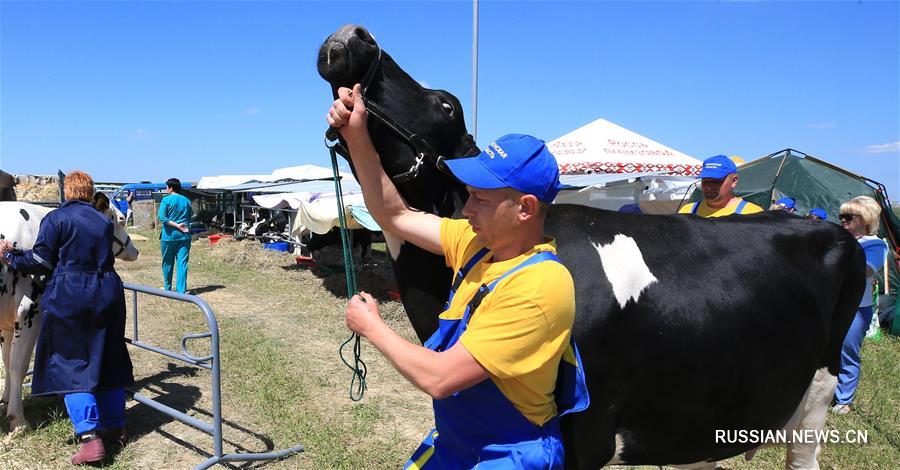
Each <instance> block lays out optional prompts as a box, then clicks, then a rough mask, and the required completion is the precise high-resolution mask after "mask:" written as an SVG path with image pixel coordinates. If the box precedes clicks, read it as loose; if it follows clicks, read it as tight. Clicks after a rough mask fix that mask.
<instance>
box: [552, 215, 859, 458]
mask: <svg viewBox="0 0 900 470" xmlns="http://www.w3.org/2000/svg"><path fill="white" fill-rule="evenodd" d="M546 231H547V233H548V234H550V235H552V236H555V237H556V238H557V242H558V246H559V247H560V252H559V255H560V258H561V259H562V260H563V262H564V263H565V264H566V265H567V266H568V267H569V269H570V271H571V272H572V275H573V278H574V280H575V286H576V303H577V314H576V323H575V327H574V331H573V334H574V336H575V339H576V341H578V345H579V347H580V349H581V354H582V357H583V359H584V363H585V371H586V374H587V377H588V382H589V389H590V393H591V408H590V409H589V410H588V411H587V412H586V413H581V414H576V415H572V417H571V418H568V419H567V420H565V421H566V422H565V423H564V425H565V428H567V429H568V430H569V431H573V430H574V432H567V442H566V446H567V454H568V455H576V454H577V455H579V457H580V458H582V459H583V460H586V461H589V462H579V463H578V465H576V466H583V467H585V468H596V467H597V466H598V465H603V464H605V463H607V462H608V460H609V458H611V457H612V455H613V454H614V453H616V454H618V455H619V456H620V457H621V459H622V460H624V461H626V462H628V463H645V464H671V463H690V462H696V461H699V460H702V459H706V458H710V457H713V458H724V457H726V456H732V455H736V454H738V453H740V452H742V451H743V450H746V449H743V448H739V447H727V446H721V447H716V446H714V445H713V443H714V439H713V438H714V434H713V433H714V430H715V429H776V428H778V427H780V426H782V425H784V423H785V422H787V420H788V419H789V418H790V417H791V415H792V413H793V412H794V410H795V408H796V406H797V404H798V403H799V402H800V400H801V398H802V396H803V394H804V393H805V391H806V389H807V387H808V386H809V384H810V381H811V379H812V376H813V373H814V372H815V371H816V370H817V369H819V368H821V367H829V368H831V367H832V366H834V364H833V363H834V359H835V358H839V346H840V340H841V339H842V338H843V336H844V334H845V332H846V329H847V327H848V326H849V321H850V319H851V318H852V314H853V311H854V310H855V304H853V301H849V303H848V300H847V299H848V298H853V296H856V302H858V296H859V295H861V293H862V287H863V282H864V272H863V271H862V270H863V269H864V268H863V263H862V259H861V251H860V249H859V246H858V243H856V241H855V240H854V239H853V238H852V237H851V236H849V234H848V233H847V232H846V231H845V230H843V229H842V228H840V227H838V226H836V225H834V224H829V223H823V222H820V221H811V220H803V219H799V218H796V217H791V216H785V215H782V214H777V215H770V214H761V215H758V216H735V217H732V218H729V219H727V220H726V219H701V218H697V217H690V216H653V215H630V214H620V213H616V212H610V211H602V210H597V209H590V208H585V207H580V206H566V205H558V206H554V208H553V210H552V212H551V216H550V218H549V219H548V223H547V228H546ZM835 345H837V348H835ZM613 435H616V436H617V437H616V438H615V439H614V438H613ZM572 436H578V437H577V438H575V439H574V440H573V439H572ZM616 440H618V445H619V446H620V449H618V450H617V451H616V450H614V449H613V447H614V446H615V445H616ZM570 447H571V449H572V450H574V452H570ZM687 452H690V453H687ZM673 456H674V457H675V458H676V460H675V461H673V460H672V458H673ZM604 459H605V460H604ZM586 463H587V464H586Z"/></svg>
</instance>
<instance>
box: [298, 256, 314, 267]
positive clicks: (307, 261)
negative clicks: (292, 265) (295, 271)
mask: <svg viewBox="0 0 900 470" xmlns="http://www.w3.org/2000/svg"><path fill="white" fill-rule="evenodd" d="M296 259H297V265H298V266H304V267H307V268H315V267H316V266H318V263H316V260H314V259H312V258H311V257H309V256H298V257H297V258H296Z"/></svg>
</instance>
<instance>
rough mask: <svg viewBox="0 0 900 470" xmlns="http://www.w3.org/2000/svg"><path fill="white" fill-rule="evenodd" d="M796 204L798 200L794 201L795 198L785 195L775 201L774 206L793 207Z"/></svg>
mask: <svg viewBox="0 0 900 470" xmlns="http://www.w3.org/2000/svg"><path fill="white" fill-rule="evenodd" d="M795 204H796V201H794V198H792V197H787V196H785V197H783V198H781V199H779V200H777V201H775V204H773V206H781V209H793V208H794V205H795Z"/></svg>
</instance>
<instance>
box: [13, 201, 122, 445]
mask: <svg viewBox="0 0 900 470" xmlns="http://www.w3.org/2000/svg"><path fill="white" fill-rule="evenodd" d="M51 210H52V209H50V208H47V207H41V206H36V205H33V204H28V203H24V202H0V238H3V239H6V240H10V241H12V242H13V244H14V245H15V247H16V248H20V249H23V250H27V249H30V248H31V247H32V246H34V242H35V240H36V239H37V234H38V229H39V228H40V225H41V220H43V218H44V217H45V216H46V215H47V214H48V213H49V212H50V211H51ZM105 213H106V216H107V217H109V220H110V221H111V222H112V223H113V226H114V227H115V231H114V234H113V236H114V242H113V247H112V249H113V253H115V255H116V258H119V259H122V260H125V261H133V260H136V259H137V257H138V250H137V248H136V247H135V246H134V243H132V241H131V238H130V237H129V236H128V233H127V232H126V231H125V217H124V216H123V215H122V213H121V212H119V211H118V210H116V209H115V208H110V207H107V209H106V211H105ZM44 282H45V279H44V277H43V276H31V275H23V274H19V273H18V272H16V271H14V270H12V269H10V268H9V267H8V266H6V265H0V346H2V349H3V367H4V371H5V374H4V382H3V395H2V398H0V411H2V412H4V413H5V414H6V417H7V418H8V419H9V427H10V429H11V430H12V431H17V430H21V429H25V428H26V427H27V422H26V421H25V413H24V410H23V407H22V383H23V381H24V379H25V374H26V373H27V372H28V365H29V364H30V363H31V354H32V352H33V351H34V345H35V342H36V341H37V337H38V333H39V332H40V327H41V316H40V307H39V306H40V297H41V293H42V292H43V289H44Z"/></svg>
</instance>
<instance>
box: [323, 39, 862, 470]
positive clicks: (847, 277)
mask: <svg viewBox="0 0 900 470" xmlns="http://www.w3.org/2000/svg"><path fill="white" fill-rule="evenodd" d="M318 70H319V74H320V75H321V76H322V77H323V78H325V79H326V80H327V81H328V82H329V83H330V84H331V86H332V91H333V92H335V94H334V95H335V96H336V90H337V87H340V86H348V87H349V86H352V85H353V84H354V83H362V84H363V86H364V88H365V92H364V93H365V96H366V98H367V100H368V101H369V106H368V108H369V111H370V112H369V132H370V134H371V135H372V138H373V141H374V143H375V147H376V149H377V150H378V152H379V154H380V156H381V158H382V163H383V165H384V167H385V170H386V172H387V173H388V175H390V176H391V177H392V178H393V179H394V181H395V183H396V184H397V186H398V188H399V190H400V192H401V193H402V194H403V196H404V198H405V199H406V200H407V201H408V203H409V204H410V205H411V206H413V207H416V208H418V209H420V210H424V211H428V212H432V213H435V214H438V215H441V216H453V215H454V214H458V213H459V209H460V208H461V206H462V202H463V201H464V199H465V191H464V188H463V187H462V186H461V185H460V184H459V183H457V182H455V181H454V180H453V179H452V178H451V177H449V176H447V175H446V174H444V173H442V172H441V171H440V170H439V168H440V159H439V158H437V157H439V156H443V157H448V158H452V157H456V156H462V155H475V154H477V153H478V149H477V148H476V147H475V145H474V142H473V141H472V138H471V136H469V135H468V134H467V132H466V129H465V123H464V120H463V115H462V108H461V107H460V104H459V101H458V100H457V99H456V98H455V97H453V96H452V95H450V94H449V93H446V92H443V91H435V90H429V89H426V88H423V87H422V86H421V85H420V84H419V83H418V82H417V81H416V80H414V79H412V78H411V77H410V76H409V75H408V74H406V73H405V72H404V71H403V70H402V69H401V68H400V67H399V66H398V65H397V64H396V63H395V62H394V61H393V59H391V57H390V55H388V54H387V53H386V52H384V51H382V50H381V49H380V47H379V46H378V45H377V44H376V42H375V40H374V39H373V38H372V36H371V35H370V34H369V32H368V31H366V30H365V28H363V27H361V26H355V25H348V26H345V27H343V28H341V29H339V30H338V31H337V32H335V33H334V34H332V35H331V36H330V37H329V38H328V39H327V40H326V41H325V43H324V44H323V45H322V47H321V49H320V51H319V57H318ZM372 103H375V105H374V106H373V104H372ZM373 110H375V111H374V112H373ZM546 231H547V233H549V234H551V235H553V236H555V237H556V239H557V242H558V247H559V256H560V258H562V260H563V262H564V263H565V264H566V266H567V267H568V268H569V270H570V271H571V272H572V275H573V278H574V280H575V289H576V304H577V313H576V319H575V325H574V330H573V335H574V336H575V339H576V340H577V342H578V345H579V348H580V349H581V355H582V358H583V360H584V367H585V371H586V374H587V379H588V387H589V390H590V395H591V406H590V408H589V409H588V410H587V411H586V412H583V413H576V414H572V415H568V416H566V417H564V418H563V436H564V441H565V446H566V464H567V466H568V467H570V468H579V469H595V468H598V467H601V466H604V465H608V464H627V465H638V464H649V465H692V464H694V465H696V466H697V467H700V468H714V466H715V462H716V461H717V460H721V459H726V458H729V457H732V456H735V455H739V454H742V453H752V452H753V451H754V447H755V446H756V444H754V443H735V442H716V431H717V430H718V431H734V430H747V431H759V430H779V429H822V427H823V425H824V423H825V418H826V411H827V408H828V405H829V401H830V400H831V396H832V393H833V390H834V386H835V384H836V374H837V372H838V368H839V365H840V349H841V342H842V340H843V338H844V336H845V334H846V332H847V329H848V327H849V325H850V321H851V318H852V315H853V313H854V311H855V309H856V306H857V305H858V303H859V299H860V296H861V295H862V291H863V285H864V282H865V273H864V268H865V266H864V260H863V254H862V251H861V250H860V248H859V244H858V243H856V241H855V240H854V239H853V238H852V237H851V236H849V234H848V233H847V232H846V231H845V230H843V229H841V228H840V227H838V226H836V225H834V224H821V223H818V224H817V223H814V222H813V221H806V220H802V219H798V218H794V217H791V216H787V215H785V214H760V215H758V216H733V217H729V218H724V219H702V218H698V217H692V216H649V215H631V214H621V213H616V212H610V211H604V210H599V209H592V208H587V207H581V206H565V205H558V206H554V207H553V209H552V210H551V212H550V216H549V219H548V221H547V225H546ZM385 236H386V238H387V239H388V247H389V251H390V253H391V256H392V258H393V259H394V271H395V272H396V274H397V280H398V284H399V287H400V291H401V295H402V298H403V304H404V307H405V308H406V311H407V314H408V316H409V318H410V321H411V323H412V325H413V327H414V328H415V330H416V334H417V335H418V337H419V339H421V340H424V339H425V338H427V337H428V336H430V334H431V333H432V332H433V331H434V330H435V329H436V326H437V315H438V313H439V312H440V311H441V306H442V305H443V303H444V301H445V300H446V298H447V294H448V287H449V284H450V276H451V273H450V272H449V270H448V269H447V268H446V267H445V266H444V260H443V259H442V258H440V257H438V256H433V255H430V254H428V253H426V252H424V251H423V250H421V249H418V248H417V247H415V246H412V245H409V244H400V243H399V242H398V241H397V240H391V238H390V234H387V233H386V234H385ZM817 454H818V447H817V445H816V444H815V443H814V442H805V443H797V442H795V443H792V444H790V445H789V447H788V453H787V462H786V464H787V467H788V468H817V467H818V463H817Z"/></svg>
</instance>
